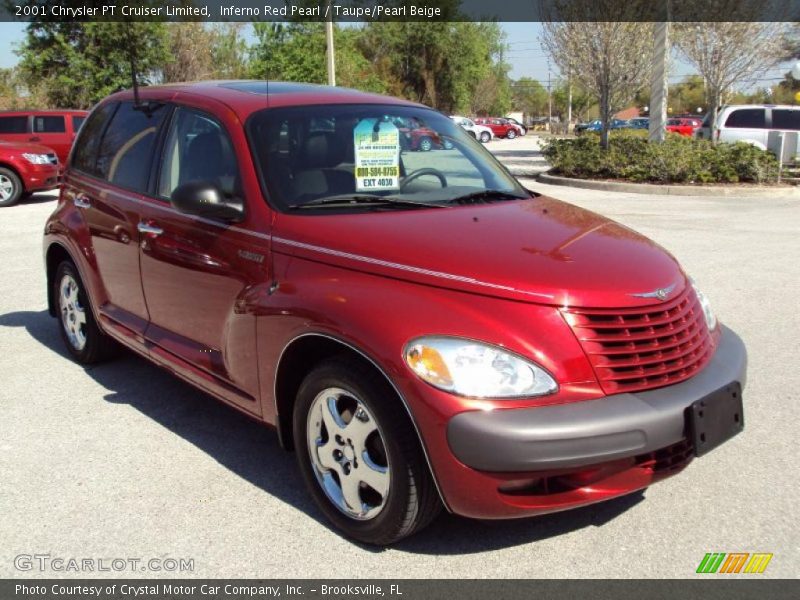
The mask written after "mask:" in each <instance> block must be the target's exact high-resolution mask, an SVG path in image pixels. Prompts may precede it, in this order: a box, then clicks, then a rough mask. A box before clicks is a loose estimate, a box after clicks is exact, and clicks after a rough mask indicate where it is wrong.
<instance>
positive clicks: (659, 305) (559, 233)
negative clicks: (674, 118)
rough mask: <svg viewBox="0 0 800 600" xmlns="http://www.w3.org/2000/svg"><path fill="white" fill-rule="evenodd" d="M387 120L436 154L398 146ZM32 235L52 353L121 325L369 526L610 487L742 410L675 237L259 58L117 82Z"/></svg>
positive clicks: (374, 537) (88, 356)
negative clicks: (291, 77) (239, 73)
mask: <svg viewBox="0 0 800 600" xmlns="http://www.w3.org/2000/svg"><path fill="white" fill-rule="evenodd" d="M410 118H413V119H416V120H417V121H418V122H419V123H420V125H421V126H424V127H427V128H429V129H431V130H433V131H435V132H436V133H437V135H438V136H440V137H441V138H442V139H443V140H448V141H450V143H451V144H452V148H451V150H449V151H447V152H430V153H421V152H412V151H410V150H408V149H404V147H403V144H402V143H401V135H402V134H401V132H400V129H399V128H398V126H397V125H396V121H397V119H403V120H407V119H410ZM44 255H45V262H46V268H47V281H48V283H49V285H48V295H47V300H48V305H49V309H50V312H51V314H52V315H53V316H55V317H57V318H58V324H59V329H60V331H61V335H62V337H63V339H64V342H65V344H66V347H67V349H68V350H69V352H70V353H71V354H72V356H73V357H74V358H75V359H76V360H78V361H79V362H82V363H92V362H95V361H98V360H101V359H103V358H107V357H109V356H111V355H113V353H114V351H115V348H116V346H118V345H121V346H124V347H126V348H128V349H130V350H133V351H134V352H137V353H138V354H140V355H142V356H144V357H146V358H147V359H149V360H151V361H152V362H154V363H156V364H157V365H160V366H162V367H164V368H165V369H167V370H169V371H170V372H172V373H174V374H176V375H177V376H178V377H180V378H182V379H184V380H185V381H187V382H189V383H191V384H192V385H194V386H196V387H197V388H198V389H200V390H203V391H205V392H207V393H209V394H211V395H212V396H215V397H216V398H218V399H219V400H221V401H223V402H225V403H227V404H229V405H230V406H232V407H234V408H236V409H238V410H240V411H242V412H244V413H246V414H248V415H250V416H251V417H253V418H255V419H258V420H260V421H263V422H264V423H266V424H268V425H271V426H272V427H274V428H275V429H276V430H277V432H278V436H279V438H280V440H281V443H282V444H283V446H284V447H286V448H289V449H294V450H295V452H296V454H297V459H298V464H299V468H300V470H301V472H302V474H303V477H304V479H305V482H306V484H307V486H308V489H309V491H310V493H311V495H312V496H313V497H314V499H315V500H316V502H317V503H318V504H319V506H320V508H321V510H322V511H323V512H324V514H325V515H326V516H327V517H328V518H329V519H330V520H331V521H332V522H333V523H334V524H335V525H336V526H337V527H339V528H340V529H341V530H343V531H344V532H345V533H346V534H347V535H349V536H352V537H353V538H356V539H359V540H362V541H365V542H370V543H376V544H387V543H391V542H393V541H396V540H398V539H400V538H402V537H404V536H407V535H409V534H411V533H413V532H414V531H417V530H419V529H420V528H421V527H423V526H424V525H426V524H427V523H429V522H430V521H431V520H432V519H433V518H434V517H435V516H436V514H437V513H438V511H439V510H440V508H441V507H445V508H446V509H447V510H449V511H452V512H455V513H458V514H460V515H465V516H469V517H476V518H510V517H522V516H526V515H539V514H543V513H549V512H554V511H559V510H564V509H568V508H572V507H576V506H582V505H585V504H589V503H592V502H598V501H600V500H606V499H609V498H614V497H617V496H621V495H623V494H627V493H630V492H633V491H634V490H639V489H641V488H644V487H647V486H649V485H650V484H651V483H653V482H655V481H658V480H660V479H663V478H665V477H668V476H670V475H673V474H675V473H677V472H679V471H681V469H683V468H684V467H686V465H687V464H688V463H689V462H690V461H691V460H692V458H693V457H694V456H699V455H702V454H704V453H706V452H708V451H709V450H711V449H712V448H714V447H716V446H717V445H719V444H721V443H722V442H724V441H726V440H727V439H728V438H730V437H731V436H733V435H734V434H736V433H738V432H739V431H740V430H741V429H742V426H743V413H742V396H741V394H742V387H743V386H744V383H745V370H746V354H745V349H744V346H743V344H742V342H741V340H740V339H739V338H738V337H737V336H736V334H734V333H733V332H732V331H731V330H729V329H727V328H726V327H724V326H723V325H721V324H719V323H718V321H717V319H716V317H715V316H714V313H713V312H712V310H711V308H710V306H709V303H708V299H707V298H706V296H704V295H703V294H702V293H701V292H700V291H699V290H698V288H697V287H696V285H695V284H694V283H693V282H692V280H691V279H689V278H688V277H687V276H686V275H685V274H684V272H683V271H682V270H681V268H680V266H679V265H678V263H677V262H676V261H675V259H674V258H673V257H672V256H670V255H669V254H668V253H667V252H666V251H664V250H663V249H662V248H660V247H659V246H658V245H656V244H654V243H653V242H651V241H650V240H648V239H647V238H645V237H643V236H641V235H639V234H637V233H635V232H633V231H631V230H630V229H628V228H627V227H623V226H621V225H618V224H616V223H614V222H613V221H610V220H608V219H606V218H604V217H602V216H600V215H597V214H594V213H591V212H587V211H585V210H582V209H579V208H577V207H575V206H571V205H569V204H565V203H563V202H560V201H558V200H555V199H553V198H548V197H545V196H542V195H540V194H538V193H535V192H531V191H529V190H526V189H525V188H524V187H522V186H521V185H520V184H519V182H517V181H516V180H515V179H514V178H513V177H512V176H511V175H510V174H509V173H508V171H507V170H506V169H505V168H504V167H503V166H502V165H500V164H499V163H498V162H497V161H496V160H495V158H494V157H493V156H492V155H491V154H490V153H489V152H487V151H486V150H485V149H484V147H483V146H482V145H481V144H480V143H479V142H478V141H476V140H474V139H473V138H472V137H471V136H470V135H469V134H468V133H467V132H466V131H464V130H463V129H462V128H461V127H459V126H458V125H457V124H455V123H454V122H453V121H452V120H450V119H449V118H447V117H446V116H444V115H442V114H440V113H438V112H435V111H433V110H431V109H429V108H426V107H424V106H421V105H419V104H413V103H410V102H406V101H401V100H396V99H392V98H387V97H383V96H376V95H371V94H366V93H361V92H356V91H353V90H345V89H342V88H324V87H318V86H310V85H304V84H295V83H272V82H270V83H269V84H267V83H264V82H210V83H197V84H182V85H179V84H176V85H171V86H165V87H148V88H146V89H143V90H142V91H141V99H140V101H139V102H138V104H135V103H134V100H133V98H132V95H131V93H129V92H121V93H118V94H115V95H113V96H111V97H109V98H107V99H106V100H104V101H103V102H101V103H100V104H99V105H98V107H97V108H96V109H95V110H94V111H93V112H92V114H91V116H90V117H89V119H88V121H87V122H86V124H85V125H84V128H83V130H82V133H81V135H80V137H79V139H78V141H77V143H76V145H75V148H74V149H73V152H72V155H71V157H70V163H69V165H68V167H67V170H66V175H65V182H64V186H63V188H62V192H61V197H60V201H59V204H58V207H57V208H56V210H55V212H54V213H53V215H52V216H51V217H50V219H49V220H48V222H47V225H46V229H45V235H44ZM164 401H165V402H168V401H169V399H168V398H165V400H164ZM267 468H268V467H267ZM697 494H698V497H697V498H698V500H699V499H700V497H701V496H700V494H702V491H700V490H698V491H697ZM700 506H701V504H698V507H700Z"/></svg>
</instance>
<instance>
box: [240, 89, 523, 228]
mask: <svg viewBox="0 0 800 600" xmlns="http://www.w3.org/2000/svg"><path fill="white" fill-rule="evenodd" d="M247 127H248V133H249V135H250V138H251V141H252V144H253V150H254V153H255V158H256V165H257V167H258V168H259V170H260V171H261V175H262V178H263V181H264V182H265V184H266V188H267V192H268V196H269V199H270V202H271V204H273V205H274V206H275V208H277V209H279V210H281V211H295V210H298V209H299V208H302V207H304V206H305V207H306V208H312V207H313V208H314V209H320V210H321V209H322V208H345V209H347V210H370V209H374V208H375V207H379V208H380V209H386V208H392V209H396V210H412V209H413V208H415V207H417V208H419V206H420V205H421V206H422V207H425V206H448V205H454V204H457V203H459V202H467V201H470V202H476V201H494V200H497V201H500V200H514V199H524V198H530V197H531V195H530V194H529V193H528V192H526V191H525V190H524V189H523V188H522V187H520V185H519V184H518V183H517V182H516V180H515V179H514V178H513V177H512V176H511V175H509V174H508V172H507V171H506V170H505V169H504V168H503V167H501V166H500V164H499V163H498V162H497V161H496V160H495V158H494V157H493V156H492V155H491V154H490V153H489V152H488V151H486V150H485V149H484V148H483V146H482V144H480V143H479V142H477V141H476V140H475V139H474V138H473V137H472V136H471V135H469V134H468V133H467V132H466V131H464V130H463V129H462V128H461V127H460V126H459V125H457V124H456V123H454V122H453V121H452V120H451V119H449V118H448V117H445V116H443V115H440V114H439V113H437V112H435V111H432V110H429V109H425V108H422V107H409V106H394V105H388V104H387V105H380V104H378V105H374V104H373V105H334V106H328V105H309V106H297V107H287V108H275V109H266V110H263V111H261V112H258V113H256V114H255V115H253V116H252V117H251V118H250V119H249V121H248V125H247ZM312 212H313V211H312Z"/></svg>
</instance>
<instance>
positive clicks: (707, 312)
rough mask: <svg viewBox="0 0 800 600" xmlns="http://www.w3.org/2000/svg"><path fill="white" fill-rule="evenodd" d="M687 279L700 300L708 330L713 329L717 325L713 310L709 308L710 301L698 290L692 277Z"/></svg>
mask: <svg viewBox="0 0 800 600" xmlns="http://www.w3.org/2000/svg"><path fill="white" fill-rule="evenodd" d="M689 281H690V282H691V283H692V287H693V288H694V293H695V294H697V299H698V301H699V302H700V306H701V307H702V308H703V315H704V316H705V318H706V325H707V326H708V330H709V331H714V329H715V328H716V327H717V316H716V315H715V314H714V311H713V310H711V302H709V301H708V298H707V297H706V295H705V294H704V293H703V292H701V291H700V288H699V287H697V284H696V283H695V282H694V279H691V278H689Z"/></svg>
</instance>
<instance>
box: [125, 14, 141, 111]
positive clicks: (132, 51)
mask: <svg viewBox="0 0 800 600" xmlns="http://www.w3.org/2000/svg"><path fill="white" fill-rule="evenodd" d="M126 33H127V38H128V58H129V59H130V62H131V79H132V80H133V108H134V110H141V109H143V108H144V107H143V106H142V104H141V102H140V101H139V82H138V81H137V79H138V77H137V76H136V75H137V74H136V44H134V43H133V34H132V32H131V22H130V21H128V27H127V29H126Z"/></svg>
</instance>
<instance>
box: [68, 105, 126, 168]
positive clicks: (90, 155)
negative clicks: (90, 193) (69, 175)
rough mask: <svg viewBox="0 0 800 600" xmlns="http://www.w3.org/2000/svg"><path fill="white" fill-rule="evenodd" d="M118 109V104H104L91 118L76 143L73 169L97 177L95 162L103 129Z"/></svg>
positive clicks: (73, 154)
mask: <svg viewBox="0 0 800 600" xmlns="http://www.w3.org/2000/svg"><path fill="white" fill-rule="evenodd" d="M116 108H117V105H116V103H113V102H112V103H109V104H104V105H103V106H101V107H100V108H98V109H97V110H95V111H94V112H93V113H92V114H91V115H90V116H89V120H88V121H87V123H86V127H84V128H83V129H81V134H80V136H79V137H78V139H77V140H76V141H75V150H74V151H73V153H72V168H73V169H77V170H78V171H83V172H84V173H89V174H90V175H97V169H96V168H95V166H96V165H95V162H96V159H97V149H98V148H99V147H100V136H101V135H103V129H105V126H106V123H108V120H109V119H110V118H111V115H113V114H114V110H115V109H116Z"/></svg>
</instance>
